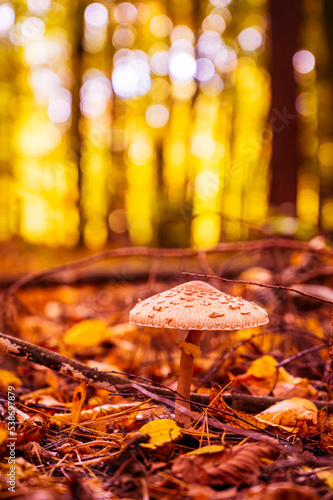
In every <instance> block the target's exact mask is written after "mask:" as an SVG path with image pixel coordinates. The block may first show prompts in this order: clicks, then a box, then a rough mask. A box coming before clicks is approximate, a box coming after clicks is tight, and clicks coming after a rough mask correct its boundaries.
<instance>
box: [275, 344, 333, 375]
mask: <svg viewBox="0 0 333 500" xmlns="http://www.w3.org/2000/svg"><path fill="white" fill-rule="evenodd" d="M327 347H328V344H322V345H315V346H313V347H310V348H309V349H305V350H304V351H300V352H298V353H296V354H294V355H293V356H290V358H287V359H284V360H283V361H281V362H280V363H278V364H277V365H276V368H277V369H278V368H281V366H286V365H288V364H289V363H291V362H292V361H295V359H299V358H304V356H307V355H308V354H311V353H313V352H316V351H321V350H322V349H325V348H327Z"/></svg>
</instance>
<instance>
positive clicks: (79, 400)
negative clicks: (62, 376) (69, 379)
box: [71, 382, 87, 430]
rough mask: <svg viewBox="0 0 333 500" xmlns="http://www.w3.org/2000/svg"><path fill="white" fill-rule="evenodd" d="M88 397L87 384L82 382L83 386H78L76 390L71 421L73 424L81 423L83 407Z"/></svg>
mask: <svg viewBox="0 0 333 500" xmlns="http://www.w3.org/2000/svg"><path fill="white" fill-rule="evenodd" d="M86 395H87V391H86V383H85V382H81V384H78V385H77V386H76V387H75V389H74V395H73V406H72V411H71V417H72V419H71V420H72V423H73V424H78V423H79V422H80V419H81V412H82V407H83V404H84V401H85V399H86ZM73 430H74V427H73Z"/></svg>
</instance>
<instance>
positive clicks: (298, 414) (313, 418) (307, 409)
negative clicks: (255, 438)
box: [257, 398, 318, 436]
mask: <svg viewBox="0 0 333 500" xmlns="http://www.w3.org/2000/svg"><path fill="white" fill-rule="evenodd" d="M317 412H318V409H317V407H316V406H315V405H314V403H312V401H309V400H308V399H302V398H292V399H285V400H283V401H280V402H279V403H276V404H275V405H273V406H270V407H269V408H267V409H266V410H264V411H262V412H261V413H259V414H258V415H257V418H258V420H259V421H260V422H263V423H265V424H266V425H270V426H273V427H278V428H279V429H280V430H282V431H286V432H292V433H295V434H301V435H303V436H307V435H309V434H315V433H316V432H317Z"/></svg>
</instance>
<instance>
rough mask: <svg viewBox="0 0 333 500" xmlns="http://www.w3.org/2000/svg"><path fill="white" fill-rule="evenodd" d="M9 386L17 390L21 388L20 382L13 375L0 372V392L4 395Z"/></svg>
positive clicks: (6, 371)
mask: <svg viewBox="0 0 333 500" xmlns="http://www.w3.org/2000/svg"><path fill="white" fill-rule="evenodd" d="M10 385H11V386H14V387H15V388H16V389H17V388H18V387H21V385H22V381H21V380H20V379H19V378H18V377H17V376H16V375H14V373H12V372H10V371H8V370H0V392H4V393H6V392H7V391H8V387H9V386H10Z"/></svg>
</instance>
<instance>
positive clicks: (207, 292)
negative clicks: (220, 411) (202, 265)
mask: <svg viewBox="0 0 333 500" xmlns="http://www.w3.org/2000/svg"><path fill="white" fill-rule="evenodd" d="M170 292H171V293H170ZM189 295H191V298H193V299H194V300H193V302H191V304H193V305H194V307H190V308H189V307H187V305H188V304H187V302H186V300H184V299H188V297H189ZM208 298H209V299H210V300H207V299H208ZM161 299H164V303H163V305H162V304H161ZM211 299H212V300H211ZM157 305H158V308H157V307H156V306H157ZM145 306H146V307H145ZM166 306H168V307H167V309H166ZM157 309H158V310H157ZM152 312H153V314H151V313H152ZM129 321H130V323H134V324H135V325H140V326H149V327H155V328H175V329H178V330H189V332H188V334H187V337H186V339H185V342H183V343H180V347H181V349H182V352H181V356H180V369H179V378H178V386H177V392H178V393H179V394H180V395H181V396H183V397H184V398H185V399H187V400H188V399H189V398H190V388H191V383H192V377H193V362H194V353H195V352H196V351H198V346H199V342H200V338H201V335H202V332H203V331H204V330H240V329H242V328H251V327H254V326H259V325H264V324H265V323H267V322H268V315H267V313H266V311H265V310H264V309H262V308H261V307H259V306H257V305H256V304H254V303H252V302H248V301H246V300H243V299H242V298H240V297H232V296H231V295H227V294H225V293H223V292H220V291H219V290H217V288H214V287H212V286H210V285H208V284H207V283H205V282H203V281H189V282H187V283H183V284H182V285H179V286H176V287H174V288H172V289H171V290H167V291H166V292H163V293H160V294H158V296H156V295H153V296H152V297H149V298H148V299H145V300H143V301H140V302H138V303H137V304H136V306H135V307H134V308H133V309H132V310H131V312H130V316H129ZM196 346H197V347H196ZM183 409H187V410H190V409H191V405H190V403H188V402H186V401H180V402H179V403H177V404H176V411H175V418H176V421H177V422H178V423H179V424H180V425H183V426H187V425H189V424H190V423H191V418H190V417H189V416H188V415H187V414H186V412H185V413H184V411H183Z"/></svg>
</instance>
